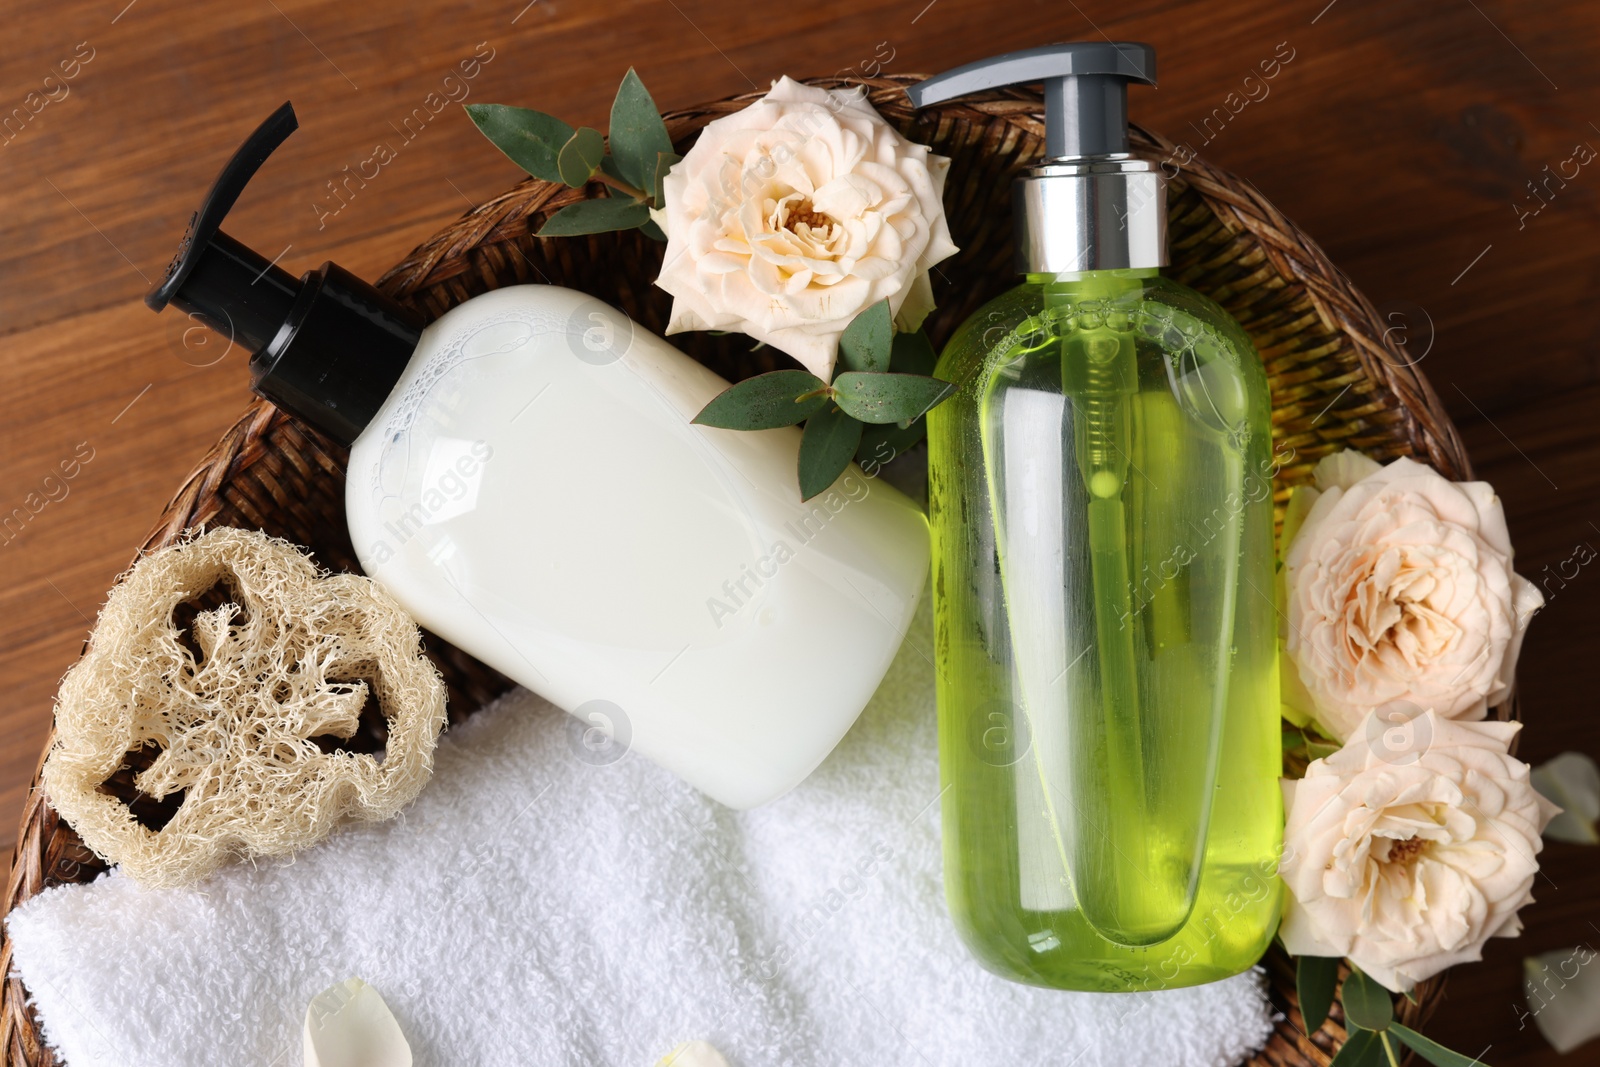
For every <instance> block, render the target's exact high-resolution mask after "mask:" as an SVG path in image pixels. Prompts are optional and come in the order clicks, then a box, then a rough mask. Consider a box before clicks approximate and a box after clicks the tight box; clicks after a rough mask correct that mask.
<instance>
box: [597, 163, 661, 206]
mask: <svg viewBox="0 0 1600 1067" xmlns="http://www.w3.org/2000/svg"><path fill="white" fill-rule="evenodd" d="M589 179H590V180H591V181H597V182H599V183H600V184H601V185H606V186H610V187H611V188H612V189H615V190H616V191H617V192H619V193H622V194H624V195H626V196H631V197H633V198H634V200H636V201H638V202H639V203H641V204H648V203H649V202H650V194H649V193H647V192H645V191H644V190H642V189H636V188H634V187H633V186H631V185H629V184H628V183H627V182H625V181H623V180H622V179H621V178H614V177H612V176H611V175H609V174H607V173H606V172H605V171H603V170H597V171H595V172H594V173H593V174H591V175H590V176H589Z"/></svg>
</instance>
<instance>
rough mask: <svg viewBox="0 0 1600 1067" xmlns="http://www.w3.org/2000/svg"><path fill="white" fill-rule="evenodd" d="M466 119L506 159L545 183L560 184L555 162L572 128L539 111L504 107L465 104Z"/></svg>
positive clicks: (558, 169)
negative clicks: (470, 121)
mask: <svg viewBox="0 0 1600 1067" xmlns="http://www.w3.org/2000/svg"><path fill="white" fill-rule="evenodd" d="M466 111H467V117H468V118H470V119H471V120H472V122H473V125H475V126H477V127H478V129H479V130H480V131H482V133H483V135H484V136H485V137H487V138H489V140H490V141H491V142H493V144H494V146H495V147H496V148H498V149H500V151H502V152H504V153H505V154H506V156H507V157H508V158H509V159H510V160H511V162H513V163H515V164H516V165H517V166H519V167H521V168H522V169H523V170H525V171H527V172H528V173H529V174H531V175H533V176H534V177H535V178H542V179H544V180H545V181H547V182H558V181H561V168H560V167H559V166H558V164H557V159H558V158H559V156H560V154H561V146H562V145H564V144H566V143H567V142H568V141H569V140H571V139H572V127H571V126H568V125H567V124H566V123H565V122H562V121H561V120H560V119H558V118H556V117H555V116H554V115H546V114H545V113H544V112H542V111H531V110H529V109H528V108H525V107H510V106H509V105H506V104H467V105H466Z"/></svg>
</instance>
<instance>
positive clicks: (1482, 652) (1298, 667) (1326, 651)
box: [1284, 452, 1544, 740]
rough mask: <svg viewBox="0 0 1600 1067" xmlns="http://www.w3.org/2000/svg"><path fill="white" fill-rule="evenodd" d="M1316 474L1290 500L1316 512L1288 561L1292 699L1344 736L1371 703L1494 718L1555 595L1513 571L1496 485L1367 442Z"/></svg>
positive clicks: (1389, 710)
mask: <svg viewBox="0 0 1600 1067" xmlns="http://www.w3.org/2000/svg"><path fill="white" fill-rule="evenodd" d="M1316 481H1317V489H1314V490H1310V489H1308V490H1297V498H1296V500H1295V501H1294V502H1292V504H1291V509H1290V510H1291V513H1292V515H1293V516H1295V517H1298V516H1299V515H1302V514H1303V515H1304V520H1303V522H1302V523H1301V524H1300V526H1299V529H1298V531H1297V532H1292V537H1293V539H1292V541H1291V542H1290V544H1289V550H1288V555H1287V558H1286V560H1285V564H1286V566H1285V570H1284V578H1285V592H1286V599H1287V601H1288V612H1287V615H1288V630H1287V633H1286V634H1285V648H1286V650H1287V652H1288V655H1289V658H1290V660H1291V661H1292V662H1293V664H1294V667H1295V675H1296V677H1294V678H1286V680H1285V694H1284V699H1285V702H1286V703H1287V704H1289V705H1290V706H1291V707H1299V706H1300V705H1305V704H1309V706H1308V707H1300V710H1302V711H1305V712H1308V713H1310V714H1311V715H1313V716H1315V718H1316V719H1317V721H1318V722H1319V723H1320V724H1321V725H1322V727H1323V728H1324V729H1325V730H1326V731H1327V732H1328V733H1329V734H1331V735H1332V736H1334V737H1337V738H1339V739H1340V740H1343V739H1344V738H1346V737H1348V736H1350V733H1351V731H1352V730H1354V729H1355V727H1356V726H1357V725H1358V724H1359V723H1360V722H1361V721H1362V720H1363V719H1364V718H1366V716H1367V713H1368V712H1371V711H1378V712H1380V713H1382V714H1383V715H1384V717H1385V718H1390V719H1394V718H1409V717H1410V716H1411V715H1413V714H1415V713H1416V712H1417V711H1421V710H1427V711H1434V712H1437V713H1438V714H1439V715H1441V716H1444V717H1446V718H1460V719H1481V718H1483V717H1484V715H1485V713H1486V712H1487V710H1488V707H1489V705H1490V704H1491V703H1494V702H1495V701H1498V700H1500V699H1501V698H1502V697H1504V696H1505V695H1506V693H1507V692H1509V691H1510V688H1511V682H1512V677H1513V674H1514V672H1515V670H1516V664H1517V654H1518V652H1519V650H1520V648H1521V646H1522V637H1523V634H1524V632H1525V631H1526V629H1527V625H1528V620H1529V619H1530V618H1532V616H1533V613H1534V612H1535V611H1536V610H1538V608H1539V607H1540V605H1542V604H1543V603H1544V598H1543V597H1542V596H1541V595H1540V594H1539V591H1538V589H1536V588H1535V587H1534V585H1533V584H1532V583H1531V582H1529V581H1527V580H1526V579H1524V578H1522V577H1520V576H1519V575H1517V574H1516V573H1515V572H1514V571H1513V570H1512V569H1511V557H1512V553H1511V539H1510V536H1509V535H1508V534H1507V532H1506V520H1505V514H1504V512H1503V511H1502V510H1501V507H1500V500H1499V498H1498V497H1496V496H1495V494H1494V490H1493V489H1492V488H1490V486H1489V485H1488V483H1486V482H1452V481H1448V480H1447V479H1445V478H1442V477H1440V476H1439V475H1438V474H1436V473H1435V472H1434V471H1433V470H1431V469H1430V468H1428V467H1426V466H1424V465H1422V464H1420V463H1416V462H1413V461H1412V460H1409V459H1397V460H1395V461H1394V462H1393V463H1390V464H1389V465H1388V466H1387V467H1380V466H1379V465H1378V464H1376V463H1374V462H1373V461H1371V460H1369V459H1366V458H1365V457H1363V456H1361V455H1359V454H1357V453H1354V452H1343V453H1340V454H1338V455H1335V456H1330V457H1328V458H1327V459H1324V460H1323V461H1322V462H1321V463H1319V464H1318V465H1317V470H1316ZM1305 498H1311V499H1314V502H1313V503H1311V505H1310V508H1309V510H1306V509H1305V507H1304V503H1305ZM1290 535H1291V531H1290V530H1287V529H1286V530H1285V536H1286V537H1288V536H1290ZM1296 682H1298V683H1299V684H1298V685H1296V684H1294V683H1296Z"/></svg>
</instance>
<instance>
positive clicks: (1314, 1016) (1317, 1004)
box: [1295, 956, 1339, 1035]
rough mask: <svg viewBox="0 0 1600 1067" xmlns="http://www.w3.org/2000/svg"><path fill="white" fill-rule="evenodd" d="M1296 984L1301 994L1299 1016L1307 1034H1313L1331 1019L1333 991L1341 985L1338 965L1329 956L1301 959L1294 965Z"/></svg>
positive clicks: (1302, 957) (1336, 961) (1335, 960)
mask: <svg viewBox="0 0 1600 1067" xmlns="http://www.w3.org/2000/svg"><path fill="white" fill-rule="evenodd" d="M1295 984H1296V986H1297V987H1298V988H1299V991H1300V1014H1301V1015H1303V1016H1305V1022H1306V1033H1307V1034H1308V1035H1310V1034H1314V1033H1316V1032H1317V1030H1318V1029H1319V1028H1320V1027H1321V1026H1322V1024H1323V1023H1324V1022H1325V1021H1326V1020H1327V1018H1328V1007H1329V1005H1331V1004H1332V1003H1333V992H1334V988H1335V987H1336V986H1338V984H1339V961H1338V960H1337V959H1335V958H1333V957H1330V956H1301V957H1299V958H1298V959H1297V960H1296V961H1295Z"/></svg>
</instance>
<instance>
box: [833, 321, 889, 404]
mask: <svg viewBox="0 0 1600 1067" xmlns="http://www.w3.org/2000/svg"><path fill="white" fill-rule="evenodd" d="M893 347H894V316H892V315H890V314H889V301H887V300H880V301H878V302H877V303H876V304H873V305H872V306H871V307H869V308H867V309H866V310H865V311H861V312H858V313H857V314H856V317H855V318H853V319H851V320H850V325H848V326H846V327H845V328H844V333H842V334H840V335H839V366H840V368H841V369H843V370H847V371H873V372H882V371H886V370H888V369H889V357H890V354H891V352H892V351H893ZM857 418H860V416H859V415H858V416H857ZM873 421H878V420H873ZM881 421H886V422H899V421H900V420H899V419H886V420H881Z"/></svg>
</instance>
